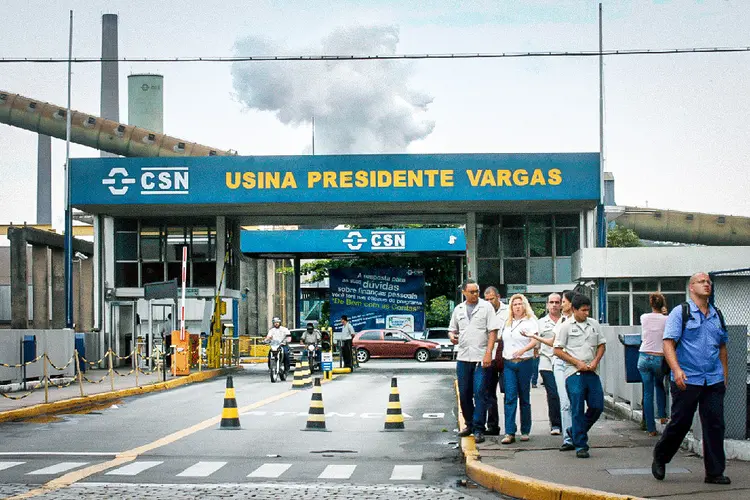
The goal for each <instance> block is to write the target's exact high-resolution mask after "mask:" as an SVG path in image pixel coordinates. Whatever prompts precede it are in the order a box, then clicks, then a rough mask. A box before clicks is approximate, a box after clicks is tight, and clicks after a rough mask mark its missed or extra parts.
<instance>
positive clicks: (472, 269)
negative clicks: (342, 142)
mask: <svg viewBox="0 0 750 500" xmlns="http://www.w3.org/2000/svg"><path fill="white" fill-rule="evenodd" d="M466 269H467V278H471V279H473V280H476V279H478V276H477V214H476V212H469V213H467V214H466Z"/></svg>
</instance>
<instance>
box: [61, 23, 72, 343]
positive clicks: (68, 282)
mask: <svg viewBox="0 0 750 500" xmlns="http://www.w3.org/2000/svg"><path fill="white" fill-rule="evenodd" d="M72 62H73V11H72V10H71V11H70V34H69V38H68V109H67V111H66V113H65V122H66V123H65V245H64V252H63V253H64V255H63V257H64V259H65V327H66V328H73V214H72V213H71V211H72V209H71V206H70V126H71V123H70V120H71V117H70V83H71V74H72V68H71V64H72Z"/></svg>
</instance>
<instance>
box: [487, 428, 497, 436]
mask: <svg viewBox="0 0 750 500" xmlns="http://www.w3.org/2000/svg"><path fill="white" fill-rule="evenodd" d="M484 435H485V436H499V435H500V428H499V427H490V428H489V429H487V430H486V431H484Z"/></svg>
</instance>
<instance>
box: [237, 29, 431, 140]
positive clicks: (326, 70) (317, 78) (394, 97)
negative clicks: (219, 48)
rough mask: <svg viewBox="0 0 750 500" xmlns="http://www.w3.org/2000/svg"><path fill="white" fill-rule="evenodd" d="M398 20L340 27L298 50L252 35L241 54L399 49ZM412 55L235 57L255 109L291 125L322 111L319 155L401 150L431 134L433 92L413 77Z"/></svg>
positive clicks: (245, 96)
mask: <svg viewBox="0 0 750 500" xmlns="http://www.w3.org/2000/svg"><path fill="white" fill-rule="evenodd" d="M398 41H399V30H398V28H397V27H395V26H370V27H363V26H358V27H352V28H345V29H338V30H336V31H334V32H333V33H331V34H330V35H328V36H327V37H326V38H324V39H323V40H322V41H321V47H319V48H316V49H309V48H308V49H295V50H292V49H290V48H287V47H283V46H281V45H278V44H275V43H273V42H271V41H268V40H263V39H258V38H253V37H248V38H244V39H242V40H240V41H238V42H237V43H236V44H235V51H236V53H237V54H238V55H281V54H294V55H310V54H320V53H321V48H322V54H324V55H375V54H395V53H396V46H397V44H398ZM412 70H413V63H410V62H407V61H349V62H341V61H305V62H297V61H294V62H289V61H286V62H285V61H280V62H243V63H234V65H233V66H232V78H233V81H234V89H235V91H236V93H237V97H238V99H239V100H240V102H242V103H243V104H244V105H245V106H247V107H248V108H250V109H257V110H261V111H271V112H274V113H275V114H276V116H277V117H278V119H279V120H280V121H281V122H282V123H284V124H287V125H300V124H304V123H310V121H311V120H312V118H313V117H315V144H316V153H322V154H345V153H396V152H403V151H405V150H406V147H407V146H408V145H409V144H410V143H411V142H412V141H415V140H419V139H423V138H425V137H427V136H428V135H429V134H430V133H431V132H432V130H433V129H434V128H435V122H434V121H432V120H429V119H427V118H426V117H425V112H426V110H427V107H428V105H429V104H430V103H431V102H432V97H431V96H430V95H428V94H426V93H424V92H419V91H416V90H413V89H412V88H410V87H409V85H408V82H409V78H410V76H411V74H412Z"/></svg>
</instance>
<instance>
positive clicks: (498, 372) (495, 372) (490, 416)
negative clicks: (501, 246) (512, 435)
mask: <svg viewBox="0 0 750 500" xmlns="http://www.w3.org/2000/svg"><path fill="white" fill-rule="evenodd" d="M484 300H486V301H487V302H489V303H490V304H492V307H493V308H494V309H495V315H496V316H497V317H498V319H499V321H500V322H501V324H502V323H505V321H506V320H507V319H508V306H507V305H506V304H503V302H502V301H501V300H500V292H499V291H498V289H497V288H496V287H494V286H488V287H487V288H485V289H484ZM493 351H494V352H493V353H492V365H491V366H490V368H489V370H488V376H487V380H486V384H487V386H486V388H485V393H486V395H487V431H486V432H485V434H486V435H487V436H499V435H500V414H499V409H498V407H497V389H498V386H500V387H502V383H503V382H502V370H503V355H502V354H503V342H502V340H496V342H495V347H494V349H493Z"/></svg>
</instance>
